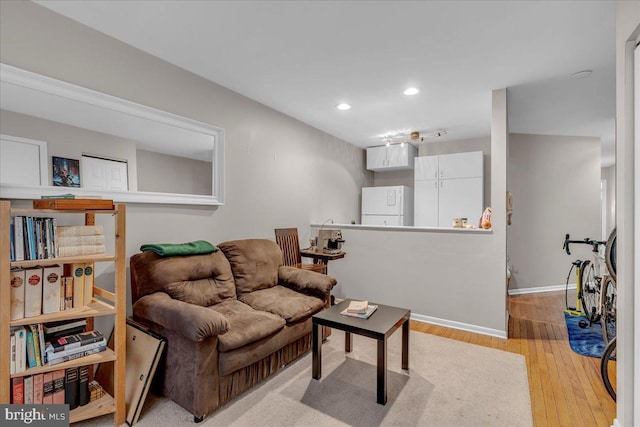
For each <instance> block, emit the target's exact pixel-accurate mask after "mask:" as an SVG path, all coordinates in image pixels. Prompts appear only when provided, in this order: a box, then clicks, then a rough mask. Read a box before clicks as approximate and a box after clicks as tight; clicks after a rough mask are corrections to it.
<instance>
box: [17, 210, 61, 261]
mask: <svg viewBox="0 0 640 427" xmlns="http://www.w3.org/2000/svg"><path fill="white" fill-rule="evenodd" d="M55 229H56V219H55V218H39V217H31V216H15V217H11V220H10V222H9V241H10V250H9V257H10V259H11V261H31V260H38V259H48V258H54V257H55V245H56V235H55Z"/></svg>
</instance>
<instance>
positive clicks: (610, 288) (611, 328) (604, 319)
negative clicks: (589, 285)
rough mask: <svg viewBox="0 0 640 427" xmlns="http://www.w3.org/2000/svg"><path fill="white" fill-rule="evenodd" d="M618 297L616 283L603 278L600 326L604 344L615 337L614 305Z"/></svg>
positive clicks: (610, 279) (607, 277)
mask: <svg viewBox="0 0 640 427" xmlns="http://www.w3.org/2000/svg"><path fill="white" fill-rule="evenodd" d="M617 299H618V295H617V292H616V283H615V282H614V281H613V279H612V278H611V277H609V276H606V277H605V278H604V283H603V284H602V294H601V301H602V302H601V304H600V323H601V324H602V336H603V337H604V342H605V344H607V343H609V342H610V341H611V340H612V339H614V338H615V336H616V303H617Z"/></svg>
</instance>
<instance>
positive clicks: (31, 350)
mask: <svg viewBox="0 0 640 427" xmlns="http://www.w3.org/2000/svg"><path fill="white" fill-rule="evenodd" d="M27 364H28V365H29V367H30V368H35V367H36V366H38V359H36V347H35V344H34V342H33V332H31V331H29V332H27Z"/></svg>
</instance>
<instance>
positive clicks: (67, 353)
mask: <svg viewBox="0 0 640 427" xmlns="http://www.w3.org/2000/svg"><path fill="white" fill-rule="evenodd" d="M106 345H107V341H106V340H105V339H101V340H100V341H96V342H93V343H91V344H86V345H83V346H80V347H72V348H70V349H68V350H64V351H58V352H53V351H51V350H50V348H49V351H47V361H49V362H52V361H54V360H56V359H61V358H63V357H67V356H74V355H75V354H76V353H81V352H83V351H88V350H93V349H96V348H98V347H104V346H106Z"/></svg>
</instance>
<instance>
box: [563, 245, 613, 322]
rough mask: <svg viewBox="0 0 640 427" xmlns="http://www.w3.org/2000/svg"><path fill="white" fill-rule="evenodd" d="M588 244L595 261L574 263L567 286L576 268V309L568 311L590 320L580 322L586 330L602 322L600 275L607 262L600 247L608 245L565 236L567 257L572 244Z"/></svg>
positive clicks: (570, 308)
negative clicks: (603, 264)
mask: <svg viewBox="0 0 640 427" xmlns="http://www.w3.org/2000/svg"><path fill="white" fill-rule="evenodd" d="M572 243H573V244H586V245H590V246H591V247H592V250H591V252H592V253H593V261H589V260H586V261H581V260H576V261H574V262H573V263H572V266H571V269H570V270H569V275H568V276H567V284H568V283H569V278H570V277H571V272H572V271H573V269H574V268H576V288H577V289H576V307H575V308H574V307H568V304H567V311H568V312H569V313H570V314H572V315H575V316H579V315H581V314H582V313H584V315H585V316H586V317H587V319H588V320H589V322H588V323H586V322H584V321H581V322H579V325H580V327H582V328H586V327H587V326H591V324H593V323H594V322H598V321H599V320H600V305H601V304H602V298H601V282H602V275H600V268H601V264H602V263H604V262H605V261H606V260H605V259H604V257H603V256H602V255H600V249H599V246H600V245H606V243H607V242H606V241H601V240H593V239H589V238H586V239H583V240H571V239H570V236H569V234H565V236H564V244H563V245H562V248H563V249H564V250H565V252H566V253H567V255H571V249H570V245H571V244H572ZM565 299H566V296H565Z"/></svg>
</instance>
